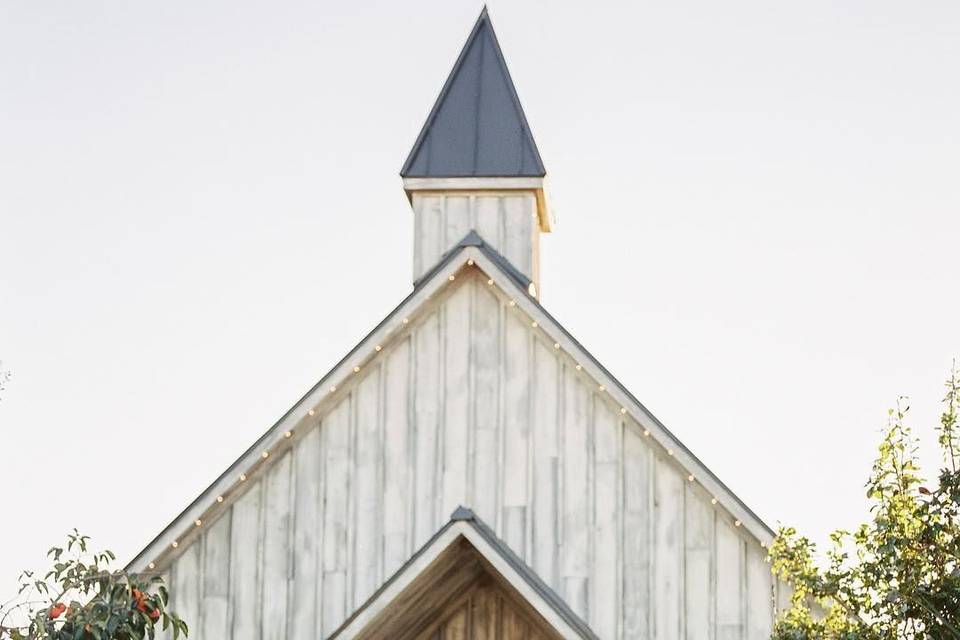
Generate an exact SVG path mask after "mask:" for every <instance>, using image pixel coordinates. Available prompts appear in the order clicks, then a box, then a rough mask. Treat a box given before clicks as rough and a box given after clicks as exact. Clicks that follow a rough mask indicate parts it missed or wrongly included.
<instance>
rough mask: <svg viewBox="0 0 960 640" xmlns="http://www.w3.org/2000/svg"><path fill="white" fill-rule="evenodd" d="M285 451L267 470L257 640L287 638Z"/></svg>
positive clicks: (288, 464)
mask: <svg viewBox="0 0 960 640" xmlns="http://www.w3.org/2000/svg"><path fill="white" fill-rule="evenodd" d="M292 458H293V456H292V455H291V454H290V453H289V452H288V453H286V454H284V455H283V456H282V457H281V458H280V460H278V461H277V462H276V463H275V464H274V466H273V467H272V468H271V469H270V470H269V471H267V478H266V483H267V484H266V490H265V500H266V501H265V506H264V515H263V520H264V522H263V597H262V603H263V611H262V614H261V615H262V617H261V630H262V631H261V634H262V635H261V637H263V638H265V639H277V640H280V639H282V638H286V637H287V585H288V582H287V581H288V579H289V577H290V567H289V560H290V530H291V527H290V524H291V519H292V518H291V509H290V475H291V469H292Z"/></svg>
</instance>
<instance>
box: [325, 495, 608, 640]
mask: <svg viewBox="0 0 960 640" xmlns="http://www.w3.org/2000/svg"><path fill="white" fill-rule="evenodd" d="M460 538H464V539H466V540H467V541H468V542H469V543H470V544H471V546H472V547H473V548H474V549H476V551H477V552H478V553H479V554H480V555H481V556H483V558H484V559H485V560H487V561H488V562H489V563H490V564H491V565H492V566H493V568H494V570H496V572H497V573H499V574H500V575H501V576H502V577H503V578H504V579H505V580H506V581H507V582H508V583H509V584H510V586H512V587H513V588H514V589H517V591H518V592H520V595H521V596H523V598H524V599H525V600H526V601H527V602H528V603H529V604H530V605H531V606H532V607H533V608H534V609H535V610H536V611H537V613H539V614H540V615H541V616H543V617H544V619H545V620H546V621H547V623H548V624H550V626H552V627H553V628H554V630H556V631H557V632H558V633H560V634H561V635H563V636H564V637H565V638H572V639H574V640H600V639H599V637H598V636H597V635H596V634H595V633H594V632H593V630H592V629H590V627H589V625H587V623H586V622H584V621H583V620H582V619H581V618H580V617H579V616H578V615H577V614H576V613H574V612H573V610H572V609H571V608H570V607H569V605H567V603H566V602H565V601H564V600H563V598H561V597H560V596H559V595H557V593H556V592H555V591H554V590H553V589H551V588H550V587H549V586H547V584H546V583H545V582H544V581H543V580H542V579H541V578H540V576H538V575H537V574H536V572H534V571H533V569H531V568H530V567H529V566H527V564H526V563H525V562H524V561H523V560H522V559H521V558H520V557H519V556H518V555H517V554H516V553H515V552H514V551H513V550H512V549H511V548H510V547H509V546H508V545H507V544H506V543H505V542H504V541H502V540H501V539H500V538H498V537H497V536H496V534H495V533H494V532H493V530H492V529H490V527H488V526H487V524H486V523H485V522H483V520H481V519H480V518H479V517H478V516H477V515H476V514H475V513H474V512H473V511H471V510H470V509H467V508H466V507H462V506H461V507H457V509H456V510H455V511H454V512H453V513H452V514H451V515H450V519H449V520H448V521H447V522H446V524H444V525H443V526H442V527H441V528H440V529H439V530H438V531H437V532H436V533H435V534H433V536H431V538H430V539H429V540H428V541H427V542H426V543H424V544H423V546H422V547H420V548H419V549H418V550H417V551H416V552H415V553H414V554H413V556H411V557H410V559H409V560H407V561H406V562H405V563H404V564H403V566H401V567H400V568H399V569H398V570H397V571H396V572H394V574H393V575H392V576H391V577H390V578H389V579H388V580H387V581H386V582H385V583H384V584H383V585H382V586H381V587H380V588H379V589H377V590H376V591H375V592H374V593H373V595H371V596H370V597H369V598H368V599H367V600H366V602H364V603H363V604H362V605H360V606H359V607H358V608H357V609H356V610H355V611H354V612H353V613H352V614H350V616H349V617H348V618H347V619H346V620H345V621H344V622H343V624H341V625H340V626H339V627H338V628H337V630H336V631H334V632H333V633H332V634H331V635H330V636H328V638H327V640H335V639H337V640H351V639H352V638H354V637H356V636H357V635H358V634H360V633H362V632H363V631H364V629H366V627H367V626H368V625H369V624H370V623H371V622H373V621H374V620H376V618H377V616H378V615H379V614H380V613H381V612H382V611H383V610H384V609H386V608H387V607H388V606H389V605H390V603H391V602H393V600H394V598H396V597H397V596H398V595H400V594H401V593H402V592H403V590H404V589H405V588H406V587H408V586H409V585H410V584H411V583H412V582H413V581H414V580H415V579H416V578H417V577H418V576H419V575H420V574H421V573H422V572H423V570H425V569H426V568H427V567H428V566H429V565H430V563H431V562H432V561H433V560H434V559H436V557H437V556H438V555H439V554H440V553H441V552H442V551H444V550H445V549H448V548H449V547H450V545H451V544H453V543H454V542H456V541H457V540H458V539H460ZM491 552H492V553H491ZM498 559H499V560H500V562H498V561H497V560H498ZM411 571H413V572H414V573H412V575H407V574H410V572H411ZM517 578H519V580H517ZM524 587H526V588H524ZM531 596H535V597H531ZM538 605H540V606H538ZM544 605H546V607H548V608H549V609H548V610H546V609H545V607H544ZM551 611H552V612H553V613H554V614H555V615H550V612H551Z"/></svg>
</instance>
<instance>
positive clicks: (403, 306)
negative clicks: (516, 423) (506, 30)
mask: <svg viewBox="0 0 960 640" xmlns="http://www.w3.org/2000/svg"><path fill="white" fill-rule="evenodd" d="M470 260H473V261H474V265H475V266H476V267H478V268H480V269H481V271H483V272H484V273H486V274H487V276H488V277H490V278H494V277H495V276H496V275H498V274H499V275H500V276H502V278H499V279H497V284H498V285H499V286H500V288H501V289H502V290H503V291H504V292H505V293H507V294H508V295H510V296H511V298H512V299H514V300H515V301H516V304H517V306H519V307H520V308H521V309H522V310H523V311H525V312H526V313H528V314H530V315H533V316H539V317H538V324H539V327H540V329H542V330H543V331H544V332H546V333H547V334H548V335H552V337H553V338H554V339H555V341H556V342H557V343H558V344H560V345H561V346H562V347H563V349H564V350H565V351H566V352H567V353H568V354H569V355H570V356H571V357H573V358H575V359H576V360H577V362H578V363H579V364H581V365H582V366H583V368H584V370H586V371H587V373H588V374H591V375H592V377H593V378H594V379H595V380H597V381H599V382H601V383H602V384H603V386H604V389H605V392H606V393H607V394H609V395H610V396H611V397H612V398H613V399H614V400H615V401H617V402H619V403H620V405H621V406H622V407H623V408H624V409H626V410H627V413H628V415H630V416H631V417H632V418H633V419H634V420H636V422H637V423H638V424H640V425H641V426H642V427H644V428H645V429H648V430H649V432H650V434H651V435H652V436H654V440H656V441H657V442H658V444H659V445H660V446H661V447H663V448H664V449H669V450H671V451H672V452H673V455H672V457H673V458H674V459H675V460H676V461H677V462H678V463H679V464H680V465H682V466H683V467H684V468H686V469H694V471H693V473H695V474H697V475H696V479H697V480H698V481H699V482H700V484H701V485H703V486H704V487H705V488H706V489H708V490H709V491H711V493H712V495H713V497H715V498H717V501H718V503H719V504H720V505H721V506H723V507H724V508H725V509H726V510H727V511H728V512H730V513H731V514H732V515H733V516H734V517H735V518H736V519H737V520H739V521H741V522H742V524H743V525H744V528H745V529H746V530H747V531H749V532H750V533H751V534H752V535H753V536H754V537H755V538H757V539H758V540H759V541H760V542H761V543H765V544H769V543H770V542H771V541H772V540H773V538H774V536H775V534H774V532H773V530H772V529H771V528H770V527H769V526H768V525H767V524H766V523H765V522H764V521H763V520H762V519H760V517H759V516H758V515H756V513H754V512H753V510H751V509H750V508H749V507H748V506H747V505H746V504H745V503H744V502H743V500H741V499H740V497H739V496H737V495H736V494H735V493H734V492H733V491H732V490H731V489H730V488H729V487H727V485H726V484H724V483H723V482H722V481H721V480H720V479H719V478H718V477H717V476H716V475H714V473H713V472H712V471H710V469H709V468H708V467H707V466H706V465H705V464H704V463H703V462H702V461H701V460H700V459H699V458H698V457H697V456H695V455H694V454H693V453H692V452H691V451H690V450H689V449H687V447H686V446H684V444H683V443H682V442H680V440H679V439H678V438H677V437H676V436H675V435H674V434H673V433H672V432H671V431H670V430H669V429H668V428H667V427H666V426H665V425H664V424H663V423H662V422H661V421H660V420H659V419H657V417H656V416H654V415H653V413H652V412H651V411H650V410H649V409H647V408H646V407H645V406H644V405H643V404H642V403H641V402H640V401H639V400H638V399H637V398H636V397H635V396H634V395H633V394H632V393H630V391H629V390H628V389H627V388H626V387H625V386H624V385H623V384H622V383H621V382H620V381H619V380H617V379H616V378H615V377H614V376H613V375H612V374H611V373H610V372H609V371H608V370H607V369H606V368H605V367H604V366H603V365H602V364H600V362H599V361H598V360H597V359H596V358H595V357H594V356H593V355H592V354H591V353H590V352H589V351H587V350H586V349H585V348H584V347H583V345H581V344H580V342H579V341H577V339H576V338H574V337H573V336H572V335H571V334H570V332H568V331H567V330H566V329H565V328H564V327H563V325H561V324H560V323H559V322H558V321H557V320H556V319H555V318H554V317H553V316H552V315H550V313H549V312H548V311H547V310H546V309H545V308H544V307H543V306H542V305H541V304H540V303H539V302H538V301H537V299H536V297H535V296H534V295H531V292H530V284H531V280H530V279H529V278H527V277H526V276H524V275H523V274H522V273H520V272H519V271H518V270H517V269H516V268H515V267H513V265H512V264H511V263H510V262H509V261H508V260H507V259H506V258H504V257H503V256H502V255H500V254H499V253H498V252H497V251H496V250H494V249H493V248H492V247H490V245H489V244H487V243H486V242H485V241H484V240H483V239H482V238H481V237H480V235H479V234H478V233H477V232H476V231H471V232H470V233H468V234H467V236H466V237H464V239H463V240H461V241H460V243H458V244H457V245H456V246H454V247H453V248H452V249H451V250H450V251H448V252H447V253H446V254H445V255H444V257H443V258H442V259H441V260H440V262H439V263H437V265H436V266H435V267H434V268H433V269H431V270H430V271H429V272H428V273H427V274H426V275H424V277H423V278H421V279H420V280H418V281H417V283H416V284H415V286H414V289H413V291H412V292H411V293H410V294H409V295H408V296H407V297H406V298H404V299H403V301H401V302H400V304H398V305H397V306H396V307H395V308H394V309H393V310H392V311H391V312H390V313H389V314H388V315H387V316H386V317H385V318H384V319H383V320H382V321H381V322H380V323H379V324H377V326H376V327H374V328H373V330H371V331H370V332H369V333H368V334H367V335H366V336H365V337H364V338H363V339H362V340H361V341H360V342H359V343H358V344H357V345H356V346H355V347H354V348H353V349H351V350H350V351H349V352H348V353H347V355H345V356H344V357H343V358H342V359H341V360H340V361H339V362H338V363H337V364H336V365H335V366H334V367H333V368H332V369H331V370H330V371H329V372H328V373H327V374H326V375H324V376H323V377H322V378H321V379H320V381H319V382H317V383H316V384H315V385H314V386H313V387H311V388H310V390H309V391H307V393H305V394H304V395H303V396H302V397H301V398H300V399H299V400H298V401H297V402H296V403H295V404H294V405H293V406H292V407H290V409H288V410H287V411H286V412H285V413H284V414H283V415H282V416H281V417H280V419H279V420H277V421H276V422H275V423H274V424H273V426H271V427H270V428H269V429H268V430H267V431H266V432H265V433H264V434H263V435H262V436H260V438H259V439H257V441H256V442H255V443H254V444H253V445H252V446H251V447H249V448H248V449H247V450H246V451H245V452H244V453H243V454H242V455H241V456H240V457H239V458H238V459H237V460H236V461H235V462H234V463H233V464H231V465H230V466H229V467H228V468H227V470H226V471H224V472H223V473H222V474H220V476H218V477H217V479H216V480H214V482H213V483H212V484H211V485H210V486H208V487H207V488H206V489H205V490H204V491H203V492H202V493H201V494H200V495H199V496H197V498H196V499H194V500H193V501H192V502H191V503H190V504H189V505H188V506H187V507H186V508H185V509H184V510H183V511H182V512H180V514H179V515H177V516H176V517H175V518H174V519H173V520H172V521H171V522H170V524H168V525H167V526H166V527H165V528H164V529H163V530H162V531H161V532H160V533H159V534H158V535H157V536H156V537H154V539H153V540H151V541H150V543H148V544H147V546H146V547H145V548H144V549H143V550H142V551H141V552H140V553H138V554H137V555H136V556H134V558H133V559H132V560H131V561H130V562H129V563H128V564H127V566H126V570H127V571H139V572H142V571H145V570H146V569H147V566H148V563H150V562H151V561H158V564H159V563H160V562H162V561H163V560H165V559H166V558H168V557H170V554H171V553H172V552H171V545H172V543H173V542H174V541H180V540H183V539H184V538H188V537H189V536H190V535H191V533H192V532H193V530H194V527H193V526H192V525H193V524H194V521H195V520H200V519H201V516H202V520H207V519H209V517H211V516H212V515H216V510H217V509H226V508H227V507H229V506H230V504H231V503H232V500H230V499H229V498H231V497H232V496H235V495H239V494H240V493H242V490H241V487H240V486H238V484H237V482H236V478H237V477H239V476H240V474H246V475H248V476H250V475H253V474H254V473H258V472H259V471H260V470H261V469H262V468H263V466H264V465H265V464H267V460H265V459H262V458H261V455H262V452H264V451H273V450H274V449H276V448H277V447H283V446H286V445H289V440H288V438H286V437H285V436H284V434H285V432H286V431H293V430H294V429H295V427H296V426H297V425H299V424H300V423H301V421H303V420H305V419H307V418H308V417H309V413H308V412H309V411H312V410H313V408H314V407H317V406H319V405H321V404H323V403H324V402H325V401H327V400H330V399H331V397H334V398H339V395H336V394H335V393H333V392H328V387H329V386H330V385H331V383H333V385H334V388H339V387H340V386H341V385H343V384H344V383H348V382H349V380H350V376H351V375H353V374H354V370H353V368H354V367H356V366H360V367H362V366H363V365H365V364H366V363H367V362H368V361H370V360H372V359H373V358H374V357H375V356H376V353H377V352H376V351H375V350H374V349H373V345H371V344H370V343H371V342H373V343H374V344H383V343H384V342H385V341H386V340H387V339H388V338H389V337H390V336H391V335H392V334H393V333H394V332H396V331H398V330H402V328H403V326H404V325H405V324H406V322H404V320H398V319H400V318H403V319H406V317H407V315H412V314H413V313H414V312H416V311H417V310H418V309H419V308H420V306H421V305H422V303H424V302H425V301H426V300H427V299H429V298H430V297H431V296H432V295H433V294H434V293H435V292H436V291H437V290H439V289H440V288H442V287H444V286H446V285H447V284H449V282H448V278H449V277H450V276H452V275H454V274H455V273H456V272H457V271H458V270H459V269H460V268H462V267H463V265H464V263H467V262H468V261H470ZM218 495H220V496H224V497H225V498H226V499H225V500H224V502H223V503H218V502H217V501H216V500H215V498H216V496H218ZM211 505H212V506H211Z"/></svg>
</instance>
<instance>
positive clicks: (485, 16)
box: [400, 5, 546, 178]
mask: <svg viewBox="0 0 960 640" xmlns="http://www.w3.org/2000/svg"><path fill="white" fill-rule="evenodd" d="M484 22H486V23H487V24H488V25H490V36H491V38H492V39H493V46H494V48H495V49H496V54H497V60H498V61H499V63H500V64H501V66H502V67H503V73H504V74H505V75H506V77H507V81H508V82H507V87H508V88H509V90H510V98H511V100H512V101H513V106H514V107H515V108H516V110H517V113H518V114H519V115H520V122H522V123H523V129H524V131H525V133H526V135H527V137H529V138H530V143H531V147H532V149H533V155H534V156H535V157H536V160H537V164H538V166H540V167H543V166H544V164H543V158H541V157H540V149H539V148H537V141H536V139H534V137H533V130H532V129H531V128H530V123H529V122H527V114H526V113H525V112H524V111H523V105H521V104H520V96H518V95H517V88H516V86H515V85H514V83H513V76H511V75H510V69H509V68H507V65H506V59H505V58H504V57H503V50H502V49H500V41H499V40H498V39H497V32H496V31H495V30H494V28H493V22H492V21H491V20H490V14H489V13H488V12H487V5H483V9H482V10H481V11H480V15H479V16H477V20H476V22H474V23H473V28H472V29H471V30H470V35H468V36H467V40H466V41H465V42H464V43H463V47H461V49H460V55H458V56H457V60H456V62H454V63H453V68H451V69H450V73H448V74H447V79H446V80H445V81H444V83H443V87H442V88H441V89H440V94H439V95H438V96H437V99H436V100H435V101H434V103H433V107H432V108H431V109H430V114H429V115H428V116H427V119H426V121H425V122H424V123H423V127H422V128H421V129H420V133H419V134H418V135H417V139H416V141H414V143H413V147H411V149H410V153H409V154H407V159H406V160H404V162H403V166H402V167H401V168H400V175H401V176H402V177H404V178H406V177H408V174H409V172H410V167H411V165H412V164H413V160H414V157H415V156H416V155H417V151H419V150H420V147H421V146H422V145H423V141H424V139H426V137H427V131H429V130H430V126H431V125H432V124H433V121H434V120H435V119H436V117H437V113H439V111H440V105H441V104H442V103H443V101H444V99H445V98H446V97H447V93H449V92H450V87H451V86H453V79H454V77H455V76H456V75H457V71H458V70H459V69H460V67H461V66H463V63H464V60H466V57H467V50H468V49H469V48H470V43H471V42H473V39H474V37H475V36H476V35H477V32H478V31H479V30H480V26H481V25H482V24H483V23H484ZM545 175H546V171H544V173H541V174H532V175H530V176H520V177H539V178H542V177H543V176H545ZM410 177H427V176H410ZM429 177H448V178H459V177H488V178H495V177H502V176H472V175H471V176H429Z"/></svg>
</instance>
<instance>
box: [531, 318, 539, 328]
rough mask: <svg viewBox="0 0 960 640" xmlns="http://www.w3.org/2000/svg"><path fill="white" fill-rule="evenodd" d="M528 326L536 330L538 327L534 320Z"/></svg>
mask: <svg viewBox="0 0 960 640" xmlns="http://www.w3.org/2000/svg"><path fill="white" fill-rule="evenodd" d="M530 326H531V327H533V328H534V329H536V328H537V327H539V326H540V325H538V324H537V321H536V320H534V321H533V322H531V323H530Z"/></svg>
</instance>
